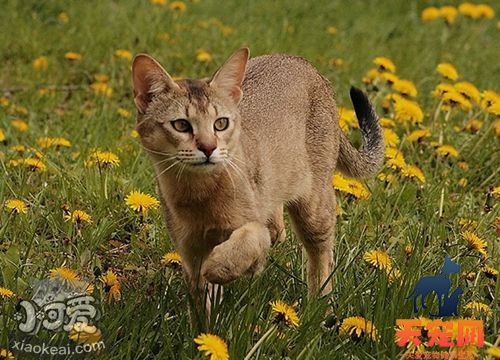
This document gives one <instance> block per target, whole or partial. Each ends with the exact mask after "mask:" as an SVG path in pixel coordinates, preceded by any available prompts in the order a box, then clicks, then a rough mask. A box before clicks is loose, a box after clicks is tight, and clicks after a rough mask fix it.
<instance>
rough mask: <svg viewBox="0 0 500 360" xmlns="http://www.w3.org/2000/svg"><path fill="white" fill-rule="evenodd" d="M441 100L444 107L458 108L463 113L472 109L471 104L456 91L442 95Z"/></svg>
mask: <svg viewBox="0 0 500 360" xmlns="http://www.w3.org/2000/svg"><path fill="white" fill-rule="evenodd" d="M442 99H443V104H444V105H449V106H451V107H453V106H459V107H460V108H461V109H462V110H463V111H469V110H470V109H471V108H472V104H471V102H470V101H469V100H467V98H466V97H465V96H463V95H462V94H461V93H459V92H458V91H456V90H454V91H449V92H447V93H445V94H443V97H442Z"/></svg>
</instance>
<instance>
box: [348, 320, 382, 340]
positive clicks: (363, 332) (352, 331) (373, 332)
mask: <svg viewBox="0 0 500 360" xmlns="http://www.w3.org/2000/svg"><path fill="white" fill-rule="evenodd" d="M339 334H340V336H348V337H350V338H352V339H354V340H359V339H360V338H362V337H363V336H367V337H368V338H369V339H371V340H373V341H378V340H379V339H380V336H379V335H378V331H377V328H376V327H375V325H374V324H373V323H372V322H371V321H370V320H367V319H365V318H363V317H361V316H351V317H348V318H345V319H344V320H342V324H341V325H340V328H339Z"/></svg>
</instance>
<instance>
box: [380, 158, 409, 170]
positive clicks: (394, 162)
mask: <svg viewBox="0 0 500 360" xmlns="http://www.w3.org/2000/svg"><path fill="white" fill-rule="evenodd" d="M385 166H387V167H388V168H390V169H393V170H403V169H404V168H406V167H407V166H408V164H407V163H406V160H405V159H404V158H403V157H400V156H398V157H395V158H388V159H387V161H386V162H385Z"/></svg>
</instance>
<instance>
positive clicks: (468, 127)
mask: <svg viewBox="0 0 500 360" xmlns="http://www.w3.org/2000/svg"><path fill="white" fill-rule="evenodd" d="M482 127H483V122H482V121H480V120H477V119H470V120H469V121H467V123H466V124H465V126H464V130H465V131H469V132H471V133H473V134H475V133H477V132H478V131H479V130H481V128H482Z"/></svg>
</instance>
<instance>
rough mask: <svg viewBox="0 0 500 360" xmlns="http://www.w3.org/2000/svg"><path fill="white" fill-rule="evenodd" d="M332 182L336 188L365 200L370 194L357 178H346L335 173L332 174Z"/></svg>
mask: <svg viewBox="0 0 500 360" xmlns="http://www.w3.org/2000/svg"><path fill="white" fill-rule="evenodd" d="M332 183H333V187H334V188H335V189H336V190H339V191H342V192H345V193H347V194H349V195H353V196H354V197H356V198H358V199H362V200H366V199H369V198H370V196H371V194H370V192H369V191H368V189H367V188H366V187H365V186H364V185H363V184H362V183H361V182H360V181H358V180H355V179H347V178H344V177H343V176H342V175H340V174H335V175H333V178H332Z"/></svg>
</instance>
